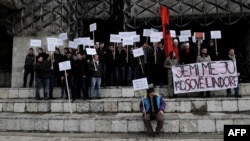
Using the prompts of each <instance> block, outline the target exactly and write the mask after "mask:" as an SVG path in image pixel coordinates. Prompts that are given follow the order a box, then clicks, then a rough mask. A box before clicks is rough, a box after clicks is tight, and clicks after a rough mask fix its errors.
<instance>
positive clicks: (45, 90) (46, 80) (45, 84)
mask: <svg viewBox="0 0 250 141" xmlns="http://www.w3.org/2000/svg"><path fill="white" fill-rule="evenodd" d="M49 82H50V79H49V78H44V79H41V78H38V77H37V78H36V98H37V99H39V98H40V86H41V83H43V98H47V96H48V92H49Z"/></svg>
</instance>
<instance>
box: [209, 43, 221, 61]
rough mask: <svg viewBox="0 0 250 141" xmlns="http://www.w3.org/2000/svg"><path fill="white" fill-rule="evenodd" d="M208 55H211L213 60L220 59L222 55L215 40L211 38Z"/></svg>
mask: <svg viewBox="0 0 250 141" xmlns="http://www.w3.org/2000/svg"><path fill="white" fill-rule="evenodd" d="M207 52H208V55H209V56H210V57H211V60H212V61H219V60H220V56H219V53H218V51H216V48H215V45H214V40H209V44H208V48H207Z"/></svg>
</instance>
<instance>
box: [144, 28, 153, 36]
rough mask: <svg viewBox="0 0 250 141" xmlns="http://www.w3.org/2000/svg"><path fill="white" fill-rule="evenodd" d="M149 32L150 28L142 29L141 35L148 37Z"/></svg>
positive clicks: (150, 31)
mask: <svg viewBox="0 0 250 141" xmlns="http://www.w3.org/2000/svg"><path fill="white" fill-rule="evenodd" d="M151 33H152V30H151V29H143V37H149V36H150V34H151Z"/></svg>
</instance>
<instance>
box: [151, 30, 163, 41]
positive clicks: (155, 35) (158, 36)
mask: <svg viewBox="0 0 250 141" xmlns="http://www.w3.org/2000/svg"><path fill="white" fill-rule="evenodd" d="M162 38H163V34H162V32H153V33H152V34H150V42H152V43H154V42H160V41H161V39H162Z"/></svg>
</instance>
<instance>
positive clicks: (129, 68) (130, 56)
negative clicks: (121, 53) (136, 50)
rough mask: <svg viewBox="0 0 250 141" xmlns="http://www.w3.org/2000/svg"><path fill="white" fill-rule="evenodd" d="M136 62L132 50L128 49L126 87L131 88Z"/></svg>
mask: <svg viewBox="0 0 250 141" xmlns="http://www.w3.org/2000/svg"><path fill="white" fill-rule="evenodd" d="M137 61H138V60H137V59H136V58H134V56H133V48H132V47H130V48H129V52H128V63H127V64H126V72H127V85H128V86H132V80H134V79H135V78H136V67H137V66H138V62H137Z"/></svg>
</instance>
